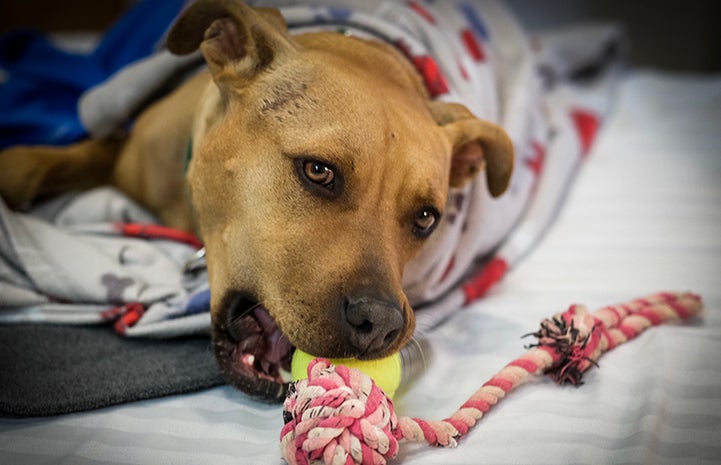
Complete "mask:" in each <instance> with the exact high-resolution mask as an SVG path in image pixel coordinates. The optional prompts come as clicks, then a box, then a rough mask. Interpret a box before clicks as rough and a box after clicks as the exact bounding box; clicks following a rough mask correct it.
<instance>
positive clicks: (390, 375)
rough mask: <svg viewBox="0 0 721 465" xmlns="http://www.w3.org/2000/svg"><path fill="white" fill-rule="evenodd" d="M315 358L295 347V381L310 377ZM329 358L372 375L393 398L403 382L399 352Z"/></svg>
mask: <svg viewBox="0 0 721 465" xmlns="http://www.w3.org/2000/svg"><path fill="white" fill-rule="evenodd" d="M315 358H316V357H315V356H313V355H310V354H308V353H306V352H303V351H302V350H300V349H295V352H294V353H293V360H292V362H291V365H290V372H291V375H292V376H293V381H298V380H299V379H305V378H307V377H308V364H309V363H310V362H311V361H313V359H315ZM329 360H330V362H331V363H332V364H333V365H345V366H347V367H349V368H357V369H358V370H360V371H362V372H363V373H365V374H366V375H368V376H370V377H371V379H373V381H375V383H376V385H378V387H380V388H381V389H383V391H384V392H385V393H386V395H388V397H390V398H391V399H393V396H394V395H395V393H396V390H397V389H398V386H400V384H401V374H402V367H401V355H400V353H398V352H396V353H395V354H393V355H389V356H388V357H386V358H381V359H377V360H358V359H355V358H331V359H329Z"/></svg>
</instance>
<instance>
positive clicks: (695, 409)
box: [0, 72, 721, 465]
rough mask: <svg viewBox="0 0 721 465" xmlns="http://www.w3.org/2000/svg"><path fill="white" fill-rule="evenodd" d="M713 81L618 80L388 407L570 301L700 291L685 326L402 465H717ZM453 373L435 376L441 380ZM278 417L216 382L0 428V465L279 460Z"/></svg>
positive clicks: (717, 167)
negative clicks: (569, 161)
mask: <svg viewBox="0 0 721 465" xmlns="http://www.w3.org/2000/svg"><path fill="white" fill-rule="evenodd" d="M720 147H721V76H712V77H705V78H702V77H696V76H684V75H671V74H659V73H651V72H634V73H631V74H630V75H629V76H628V77H627V78H626V79H625V80H624V82H623V84H622V86H621V95H620V98H619V100H618V105H617V107H616V108H615V110H614V111H613V112H612V115H611V118H610V121H609V124H608V125H607V126H606V127H605V129H604V130H603V131H602V133H601V135H600V139H599V143H598V144H597V145H596V146H595V147H594V149H593V150H592V152H591V154H590V155H589V159H588V165H587V167H586V169H584V170H583V171H582V173H581V175H580V177H579V178H578V180H577V182H576V183H575V185H574V187H573V189H572V191H571V196H570V199H569V202H568V204H567V206H566V208H564V210H563V211H562V212H561V214H560V217H559V219H558V221H557V223H556V224H555V225H554V226H553V227H552V229H551V230H550V231H549V233H548V235H547V236H546V238H545V239H544V240H543V241H542V242H541V244H540V245H539V247H538V248H537V249H536V251H535V252H534V253H533V254H532V255H531V256H530V257H529V258H528V259H527V260H524V261H523V262H521V263H520V264H519V265H518V267H517V268H515V269H514V270H512V271H511V272H510V273H509V274H508V275H507V277H506V279H505V280H504V281H502V282H501V284H500V285H499V286H498V287H496V288H495V290H493V291H492V292H491V294H490V295H488V296H487V297H486V298H485V299H483V300H481V301H479V302H478V303H476V304H474V305H473V306H471V307H470V308H468V309H466V310H464V311H461V312H458V313H456V314H455V315H453V316H452V317H451V318H450V319H449V320H448V321H446V322H445V323H444V324H442V325H441V326H439V328H438V330H437V331H434V332H433V333H431V334H430V335H429V337H428V342H429V353H430V360H429V363H428V370H427V372H426V374H425V375H423V376H422V377H421V378H419V379H418V380H417V381H416V382H415V383H413V384H412V385H411V386H410V387H409V388H408V389H406V390H404V391H401V392H399V394H398V395H397V398H396V405H397V409H398V410H399V413H401V414H404V415H414V416H419V417H423V418H429V419H434V418H442V417H444V416H446V415H448V414H449V413H451V412H453V411H454V410H455V409H456V408H457V407H458V405H459V403H461V402H462V401H463V400H465V398H466V397H467V396H468V395H469V394H470V393H472V392H473V391H474V390H475V389H476V388H477V387H478V386H479V385H480V383H482V382H483V381H485V380H486V379H488V378H489V377H490V376H491V375H492V374H494V373H495V372H496V371H498V370H499V369H500V368H501V367H502V366H503V365H505V364H506V363H507V362H509V361H510V360H512V359H513V358H515V357H516V356H518V355H520V354H521V353H523V352H524V349H523V344H524V341H522V340H520V336H521V335H522V334H525V333H527V332H529V331H533V330H535V329H536V327H537V325H538V322H539V321H540V320H541V319H543V318H545V317H548V316H551V315H552V314H553V313H555V312H556V311H559V310H563V309H565V308H566V307H567V306H568V305H569V304H570V303H573V302H581V303H586V304H587V305H588V306H589V307H590V308H592V309H594V308H597V307H600V306H602V305H605V304H610V303H615V302H621V301H626V300H628V299H630V298H633V297H637V296H641V295H645V294H647V293H649V292H653V291H655V290H665V289H679V290H685V289H688V290H693V291H695V292H698V293H700V294H701V295H702V297H703V298H704V301H705V305H706V309H705V313H704V316H703V318H702V319H699V320H696V321H694V322H692V323H691V324H688V325H685V326H668V327H660V328H653V329H650V330H649V331H648V332H646V333H644V334H643V335H642V336H641V337H640V338H639V339H637V340H635V341H633V342H631V343H629V344H627V345H624V346H622V347H620V348H618V349H616V350H614V351H613V352H612V353H609V354H607V355H605V356H604V357H603V358H602V359H601V366H600V368H599V369H596V368H593V369H591V371H590V372H589V373H588V374H587V377H586V384H584V385H583V386H582V387H580V388H578V389H577V388H573V387H563V388H561V387H558V386H556V385H555V384H553V383H552V382H550V381H549V380H545V379H542V380H539V381H538V382H537V383H533V384H530V385H526V386H524V387H522V388H520V389H519V390H518V391H516V392H514V393H512V394H511V395H510V396H509V397H508V398H507V399H505V400H504V401H503V402H502V403H501V404H500V405H499V406H498V407H497V408H495V409H494V410H493V411H492V412H491V413H490V414H489V415H488V416H487V417H485V418H484V419H482V420H481V422H480V424H479V425H478V426H476V428H475V429H474V430H473V431H472V432H471V433H469V435H468V436H467V437H466V438H465V439H464V440H463V441H462V442H461V444H460V445H459V447H458V448H456V449H452V450H447V449H430V448H427V447H422V446H413V447H407V445H406V446H404V445H402V446H401V457H400V458H399V460H398V461H397V463H404V464H408V465H423V464H428V465H431V464H438V463H449V464H450V463H453V464H467V465H478V464H484V463H488V464H517V463H524V464H532V463H534V464H550V463H577V464H589V465H590V464H599V463H649V464H678V465H688V464H717V463H719V462H721V444H720V442H719V432H720V431H721V402H720V400H721V357H719V354H721V286H720V285H719V284H720V283H721V281H720V280H721V260H719V257H721V208H719V205H721V182H719V181H721V156H720V153H721V149H720ZM449 380H452V382H449ZM282 422H283V420H282V417H281V407H280V406H267V405H264V404H258V403H256V402H253V401H250V400H248V399H247V398H246V397H245V396H244V395H242V394H241V393H239V392H237V391H235V390H233V389H232V388H227V387H223V388H217V389H212V390H209V391H205V392H201V393H198V394H194V395H185V396H179V397H171V398H164V399H159V400H154V401H146V402H138V403H135V404H128V405H124V406H119V407H114V408H108V409H104V410H99V411H93V412H87V413H83V414H74V415H67V416H62V417H55V418H43V419H27V420H10V419H4V420H0V463H23V464H41V463H66V464H100V463H123V464H148V463H183V464H208V463H212V464H215V465H219V464H236V465H237V464H263V465H265V464H280V463H281V459H280V453H279V450H278V445H277V444H278V436H279V431H280V428H281V425H282Z"/></svg>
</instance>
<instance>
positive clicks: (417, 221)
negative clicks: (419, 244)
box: [413, 207, 440, 239]
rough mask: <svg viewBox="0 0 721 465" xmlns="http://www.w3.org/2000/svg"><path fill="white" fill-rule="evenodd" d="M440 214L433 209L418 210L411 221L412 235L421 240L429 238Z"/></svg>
mask: <svg viewBox="0 0 721 465" xmlns="http://www.w3.org/2000/svg"><path fill="white" fill-rule="evenodd" d="M439 217H440V214H439V213H438V210H436V209H435V208H433V207H424V208H421V209H420V210H418V211H417V212H416V214H415V217H414V219H413V234H415V235H416V236H418V237H419V238H421V239H425V238H426V237H428V236H430V235H431V233H432V232H433V230H434V229H435V228H436V225H437V224H438V219H439Z"/></svg>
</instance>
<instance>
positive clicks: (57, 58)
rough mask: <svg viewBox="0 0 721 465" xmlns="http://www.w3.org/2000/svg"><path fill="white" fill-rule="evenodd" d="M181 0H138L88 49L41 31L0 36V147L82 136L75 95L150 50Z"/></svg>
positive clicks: (53, 142) (52, 142) (67, 140)
mask: <svg viewBox="0 0 721 465" xmlns="http://www.w3.org/2000/svg"><path fill="white" fill-rule="evenodd" d="M183 4H184V0H163V1H162V2H161V1H156V0H142V1H140V2H139V3H137V4H136V5H135V6H134V7H133V8H132V9H131V10H130V11H128V13H126V14H125V15H124V16H123V17H122V18H121V19H120V20H119V21H118V22H117V23H116V24H115V25H114V26H112V27H111V28H110V29H109V30H108V31H107V33H106V34H105V36H104V37H103V39H102V41H101V42H100V44H99V45H98V46H97V48H96V49H95V50H94V51H93V52H92V53H90V54H85V55H83V54H73V53H68V52H65V51H63V50H59V49H58V48H56V47H55V46H54V45H53V44H51V43H50V41H48V39H47V38H46V37H45V36H43V35H42V34H40V33H38V32H36V31H30V30H18V31H14V32H11V33H9V34H7V35H5V36H4V37H2V38H0V148H4V147H8V146H11V145H17V144H46V145H62V144H68V143H71V142H74V141H77V140H78V139H81V138H83V137H84V136H86V131H85V129H84V128H83V126H82V124H81V123H80V120H79V119H78V114H77V102H78V98H79V97H80V96H81V95H82V93H83V92H85V91H86V90H87V89H89V88H90V87H93V86H94V85H96V84H99V83H100V82H103V81H104V80H106V79H107V78H108V77H110V76H111V75H112V74H113V73H115V72H116V71H118V70H119V69H120V68H122V67H123V66H125V65H127V64H128V63H132V62H134V61H136V60H138V59H140V58H143V57H145V56H147V55H149V54H150V53H152V52H153V51H154V50H155V49H156V48H157V47H158V45H159V41H160V40H161V39H162V38H163V36H164V34H165V32H166V30H167V28H168V27H169V25H170V24H171V22H172V21H173V19H174V18H175V16H177V14H178V13H179V11H180V10H181V8H182V6H183Z"/></svg>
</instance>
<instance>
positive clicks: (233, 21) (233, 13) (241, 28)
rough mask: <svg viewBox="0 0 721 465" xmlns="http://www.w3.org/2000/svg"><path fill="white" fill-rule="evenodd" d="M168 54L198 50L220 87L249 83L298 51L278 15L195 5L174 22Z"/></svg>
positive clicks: (232, 2)
mask: <svg viewBox="0 0 721 465" xmlns="http://www.w3.org/2000/svg"><path fill="white" fill-rule="evenodd" d="M167 45H168V49H169V50H170V51H171V52H173V53H175V54H177V55H187V54H189V53H192V52H194V51H196V50H198V48H200V51H201V52H202V54H203V56H204V57H205V61H206V62H207V63H208V68H209V69H210V72H211V74H212V75H213V78H214V79H215V81H216V82H217V83H218V84H222V83H224V82H226V81H227V80H232V79H234V78H237V77H238V76H240V77H245V78H250V77H252V76H253V75H255V74H256V73H258V72H260V71H262V70H263V69H265V68H266V67H267V66H268V65H270V64H271V63H273V62H274V61H275V60H277V59H278V58H280V57H282V56H283V55H284V54H288V53H292V52H293V51H295V50H296V49H297V45H296V43H295V41H293V39H292V38H291V36H290V34H289V33H288V28H287V26H286V24H285V20H284V19H283V17H282V16H281V15H280V13H279V12H278V10H275V9H271V8H251V7H249V6H248V5H246V4H245V3H243V2H241V1H239V0H198V1H197V2H195V3H193V4H192V5H190V7H188V9H187V10H185V11H184V12H183V13H182V15H181V16H180V18H179V19H178V20H177V21H176V22H175V24H174V25H173V27H172V29H171V30H170V33H169V34H168V40H167Z"/></svg>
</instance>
